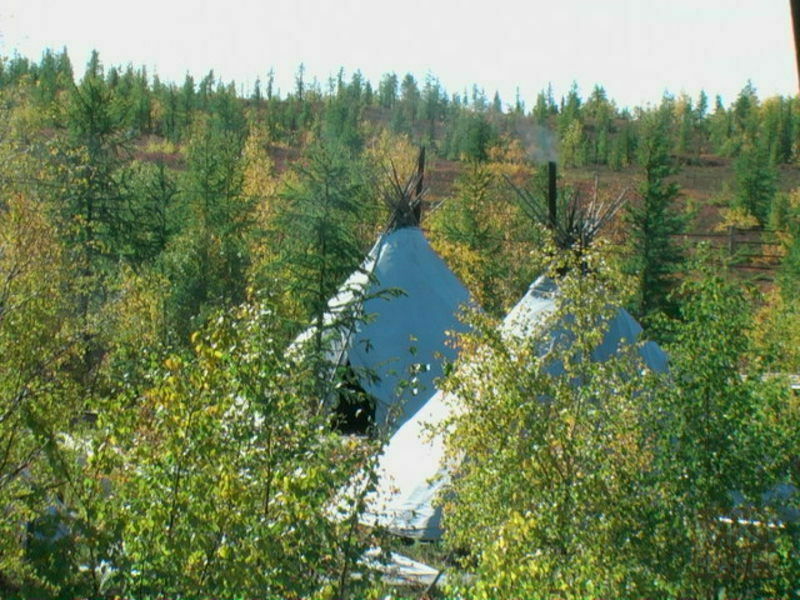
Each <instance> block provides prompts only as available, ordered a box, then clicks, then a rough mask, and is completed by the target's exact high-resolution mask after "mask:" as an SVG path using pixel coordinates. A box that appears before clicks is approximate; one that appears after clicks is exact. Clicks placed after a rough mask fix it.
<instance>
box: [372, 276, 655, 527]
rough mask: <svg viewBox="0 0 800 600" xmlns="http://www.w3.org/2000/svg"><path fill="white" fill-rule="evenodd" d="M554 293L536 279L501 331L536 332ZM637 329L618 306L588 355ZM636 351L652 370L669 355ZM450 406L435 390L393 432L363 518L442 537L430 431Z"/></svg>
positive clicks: (440, 450)
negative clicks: (413, 413) (423, 404)
mask: <svg viewBox="0 0 800 600" xmlns="http://www.w3.org/2000/svg"><path fill="white" fill-rule="evenodd" d="M555 293H556V287H555V285H554V284H553V282H552V281H550V280H549V279H547V278H544V277H540V278H539V279H537V280H536V281H535V282H534V283H533V285H531V286H530V288H529V289H528V292H527V293H526V294H525V296H524V297H523V298H522V299H521V300H520V301H519V302H518V303H517V305H516V306H515V307H514V308H513V309H512V310H511V311H510V312H509V314H508V315H507V316H506V318H505V319H504V321H503V325H502V331H503V332H504V334H505V335H513V336H517V337H520V336H522V337H526V336H529V335H531V334H532V333H534V331H535V329H536V326H537V324H539V323H541V322H542V320H543V319H544V318H546V316H547V315H549V314H550V313H551V312H552V311H553V310H554V308H555V300H554V295H555ZM641 332H642V328H641V327H640V326H639V324H638V323H637V322H636V321H635V320H634V318H633V317H632V316H631V315H630V314H629V313H628V312H627V311H625V310H624V309H619V310H617V311H616V314H615V315H614V317H613V318H612V319H611V320H610V322H609V323H608V328H607V331H606V335H605V337H604V339H603V343H602V344H601V345H600V346H599V347H598V348H597V349H596V350H595V352H594V354H593V357H592V358H593V359H594V360H605V359H606V358H608V357H609V356H611V355H612V354H613V353H614V352H616V350H617V348H618V347H619V344H620V342H621V341H622V340H625V341H626V342H627V343H632V342H635V341H636V340H637V338H638V336H639V335H640V334H641ZM639 351H640V354H641V356H642V358H643V360H644V362H645V364H647V365H648V367H650V368H651V369H652V370H653V371H656V372H664V371H666V368H667V356H666V354H664V352H663V351H662V350H661V348H659V347H658V345H657V344H655V343H652V342H648V343H646V344H644V345H643V346H642V347H640V350H639ZM452 411H453V402H452V398H448V397H447V395H446V394H444V393H443V392H437V393H436V394H435V395H434V396H433V397H432V398H431V399H430V400H429V401H428V403H427V404H426V405H425V406H423V407H422V408H421V409H420V410H419V411H418V412H417V414H416V415H414V417H413V418H412V419H410V420H409V421H408V422H406V423H405V425H403V427H401V428H400V429H399V430H398V431H397V432H396V433H395V434H394V436H392V438H391V440H390V441H389V443H388V445H387V446H386V448H385V450H384V453H383V454H382V455H381V457H380V459H379V466H378V477H379V480H378V487H377V490H376V491H375V492H374V493H372V494H370V495H369V496H368V497H367V510H366V512H365V514H364V516H363V518H362V522H363V523H364V524H368V525H376V524H378V525H381V526H383V527H386V528H387V529H388V530H389V531H391V532H392V533H395V534H397V535H401V536H404V537H412V538H418V539H438V538H439V537H441V535H442V528H441V517H442V514H441V508H440V507H437V506H434V499H435V497H436V496H437V494H438V493H439V491H440V489H442V488H443V486H445V485H446V484H447V482H448V473H447V470H446V469H444V468H443V467H442V465H443V457H444V440H443V439H442V436H441V435H434V436H431V435H430V433H429V430H430V427H431V426H437V425H439V424H441V423H442V422H443V421H444V420H446V419H447V418H448V417H449V416H450V415H451V414H452Z"/></svg>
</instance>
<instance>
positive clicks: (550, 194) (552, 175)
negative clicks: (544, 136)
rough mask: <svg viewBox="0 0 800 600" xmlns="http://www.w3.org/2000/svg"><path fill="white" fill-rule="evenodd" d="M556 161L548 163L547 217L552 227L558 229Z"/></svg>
mask: <svg viewBox="0 0 800 600" xmlns="http://www.w3.org/2000/svg"><path fill="white" fill-rule="evenodd" d="M557 193H558V191H557V188H556V163H555V162H554V161H552V160H551V161H550V162H548V163H547V218H548V221H549V225H550V229H552V230H553V231H555V229H556V194H557Z"/></svg>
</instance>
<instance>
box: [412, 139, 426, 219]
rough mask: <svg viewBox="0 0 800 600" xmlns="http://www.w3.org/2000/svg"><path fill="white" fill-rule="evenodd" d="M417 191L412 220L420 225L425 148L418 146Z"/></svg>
mask: <svg viewBox="0 0 800 600" xmlns="http://www.w3.org/2000/svg"><path fill="white" fill-rule="evenodd" d="M417 175H418V179H417V189H416V190H414V218H415V219H416V220H417V225H419V224H420V223H422V200H421V198H422V191H423V179H424V178H425V146H420V149H419V158H418V159H417Z"/></svg>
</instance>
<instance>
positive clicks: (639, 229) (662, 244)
mask: <svg viewBox="0 0 800 600" xmlns="http://www.w3.org/2000/svg"><path fill="white" fill-rule="evenodd" d="M669 117H670V115H669V114H667V113H666V111H665V109H664V108H663V107H662V108H661V109H659V110H657V111H655V112H653V113H650V114H647V115H644V116H643V121H644V123H643V125H644V131H643V135H642V136H641V140H640V146H639V153H640V161H641V164H642V166H643V168H644V181H643V182H642V184H641V186H640V188H639V194H640V196H641V200H640V201H639V202H637V203H634V204H631V205H630V206H629V208H628V212H627V215H626V221H627V224H628V227H629V236H630V238H629V239H630V246H631V254H632V256H631V258H630V259H629V261H628V270H629V272H631V273H633V274H635V275H636V277H637V278H638V280H639V285H638V298H637V299H636V307H635V312H637V313H638V315H639V316H640V317H642V318H644V319H645V323H647V318H648V317H652V316H653V315H655V314H656V313H657V312H665V313H667V314H673V313H674V311H675V305H674V304H673V302H672V301H671V300H670V298H669V296H670V291H671V290H672V288H673V286H674V285H675V277H674V275H675V272H676V271H677V269H678V268H679V267H680V264H681V262H682V252H681V249H680V247H679V246H678V245H677V244H676V243H675V241H674V240H673V236H675V235H676V234H679V233H681V232H682V231H683V228H684V217H683V216H682V215H680V214H679V213H678V211H677V208H676V206H675V200H676V199H677V197H678V194H679V189H678V186H677V184H675V183H674V182H670V181H668V180H667V179H668V177H669V176H670V175H672V174H673V173H674V172H675V168H674V166H673V164H672V160H671V158H670V155H669V148H670V145H671V141H670V138H669V122H670V118H669Z"/></svg>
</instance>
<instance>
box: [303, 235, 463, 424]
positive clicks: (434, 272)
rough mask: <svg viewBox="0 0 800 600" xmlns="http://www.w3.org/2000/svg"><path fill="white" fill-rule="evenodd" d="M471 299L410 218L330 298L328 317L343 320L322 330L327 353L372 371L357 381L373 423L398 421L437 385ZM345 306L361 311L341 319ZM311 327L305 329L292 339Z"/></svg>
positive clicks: (305, 337) (359, 369)
mask: <svg viewBox="0 0 800 600" xmlns="http://www.w3.org/2000/svg"><path fill="white" fill-rule="evenodd" d="M387 291H388V292H392V293H382V292H387ZM359 299H365V300H363V301H361V300H359ZM468 300H469V293H468V292H467V290H466V288H465V287H464V285H463V284H462V283H461V282H460V281H459V280H458V278H457V277H456V276H455V275H454V274H453V272H452V271H450V269H449V268H448V267H447V265H445V263H444V261H442V259H441V258H440V257H439V256H438V255H437V254H436V252H435V251H434V250H433V248H431V246H430V244H429V243H428V241H427V240H426V239H425V236H424V235H423V233H422V231H421V230H420V228H419V227H414V226H410V227H401V228H398V229H394V230H392V231H390V232H388V233H385V234H384V235H382V236H381V237H380V239H379V240H378V241H377V243H376V244H375V246H374V247H373V248H372V250H371V251H370V253H369V254H368V256H367V258H366V259H365V260H364V262H363V264H362V265H361V268H360V269H358V270H357V271H356V272H355V273H354V274H353V275H352V276H351V277H350V278H349V279H348V280H347V281H346V282H345V283H344V285H343V286H342V287H341V288H340V290H339V292H338V293H337V295H336V296H335V297H334V298H332V299H331V300H330V302H329V303H328V314H327V315H326V316H325V322H326V325H331V324H332V323H335V322H337V321H340V320H342V321H343V322H344V323H347V324H346V325H344V326H341V327H332V328H331V329H330V330H328V331H327V332H326V338H327V339H326V345H325V348H326V352H327V359H328V361H329V362H330V363H331V364H334V365H346V364H349V365H350V366H351V367H352V368H353V370H354V372H355V373H365V374H369V376H364V377H362V378H361V379H360V381H359V383H360V385H361V387H362V388H363V389H364V391H365V392H367V393H368V394H370V395H371V396H372V397H373V398H374V399H375V423H376V425H378V426H379V427H383V426H389V427H392V428H397V427H400V426H401V425H402V424H403V423H405V422H406V421H407V420H408V419H409V418H410V417H411V416H413V415H414V414H415V413H416V412H417V410H418V409H419V408H420V407H421V406H423V405H424V404H425V403H426V402H427V401H428V399H429V398H430V397H431V396H432V395H433V394H434V393H435V391H436V390H435V388H434V385H433V382H434V380H435V379H436V378H437V377H440V376H441V375H442V362H443V360H453V359H455V349H454V348H453V347H452V346H450V345H448V344H447V340H448V332H450V331H463V330H464V325H463V324H461V323H460V322H459V320H458V312H459V310H460V307H461V306H462V305H463V304H465V303H466V302H467V301H468ZM345 311H352V312H350V313H349V314H352V315H354V316H357V317H358V318H356V319H355V320H353V319H342V318H341V317H342V316H343V312H345ZM313 334H314V331H313V329H311V330H308V331H306V332H305V333H304V334H302V335H301V336H300V337H299V338H298V339H297V340H296V341H295V345H298V344H302V343H304V342H305V341H307V340H309V339H310V338H311V337H312V336H313ZM372 375H374V376H375V377H372Z"/></svg>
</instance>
